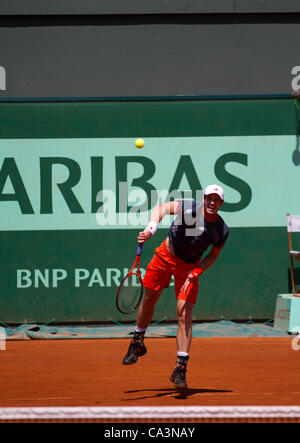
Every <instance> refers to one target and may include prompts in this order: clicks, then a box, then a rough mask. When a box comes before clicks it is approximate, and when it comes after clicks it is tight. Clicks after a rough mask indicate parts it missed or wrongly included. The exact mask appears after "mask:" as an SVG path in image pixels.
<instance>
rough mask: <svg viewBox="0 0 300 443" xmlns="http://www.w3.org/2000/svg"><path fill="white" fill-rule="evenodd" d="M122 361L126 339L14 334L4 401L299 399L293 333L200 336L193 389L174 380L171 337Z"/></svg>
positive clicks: (150, 342)
mask: <svg viewBox="0 0 300 443" xmlns="http://www.w3.org/2000/svg"><path fill="white" fill-rule="evenodd" d="M145 343H146V345H147V348H148V354H147V355H145V356H144V357H142V358H140V359H139V361H138V363H137V364H135V365H132V366H122V364H121V361H122V357H123V355H124V354H125V352H126V351H127V348H128V344H129V341H128V339H97V340H93V339H92V340H85V339H80V340H75V339H74V340H38V341H9V342H7V345H6V350H5V351H0V362H1V379H0V384H1V389H0V407H6V406H139V405H141V406H153V405H157V406H178V405H180V406H193V405H198V406H201V405H214V406H218V405H241V406H242V405H248V406H249V405H265V406H269V405H277V406H279V405H299V404H300V385H299V380H300V350H299V351H296V350H293V349H292V337H286V338H285V337H284V338H233V339H232V338H196V339H194V340H193V343H192V349H191V358H190V362H189V366H188V372H187V380H188V384H189V386H188V389H187V390H186V392H184V393H178V392H177V391H176V390H175V389H174V388H173V385H172V384H171V383H170V382H169V375H170V373H171V371H172V369H173V366H174V363H175V356H176V342H175V339H174V338H167V339H163V338H149V339H146V341H145Z"/></svg>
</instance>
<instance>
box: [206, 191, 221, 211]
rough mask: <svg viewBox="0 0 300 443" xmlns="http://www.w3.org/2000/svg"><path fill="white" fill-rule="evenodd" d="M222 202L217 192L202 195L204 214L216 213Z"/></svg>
mask: <svg viewBox="0 0 300 443" xmlns="http://www.w3.org/2000/svg"><path fill="white" fill-rule="evenodd" d="M222 204H223V200H222V199H221V198H220V196H219V195H218V194H209V195H205V196H204V210H205V214H206V215H216V214H217V212H218V210H219V209H220V207H221V206H222Z"/></svg>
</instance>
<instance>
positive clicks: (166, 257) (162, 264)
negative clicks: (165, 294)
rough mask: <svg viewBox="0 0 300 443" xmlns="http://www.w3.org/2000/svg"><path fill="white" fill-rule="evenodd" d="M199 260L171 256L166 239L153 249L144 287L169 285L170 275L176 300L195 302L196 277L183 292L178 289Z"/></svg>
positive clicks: (156, 288) (162, 287) (164, 286)
mask: <svg viewBox="0 0 300 443" xmlns="http://www.w3.org/2000/svg"><path fill="white" fill-rule="evenodd" d="M199 262H200V260H197V262H195V263H186V262H185V261H183V260H181V259H180V258H178V257H173V255H171V254H170V252H169V251H168V249H167V247H166V240H165V241H164V242H163V243H162V244H161V245H160V246H159V247H158V248H156V249H155V254H154V256H153V258H152V260H151V261H150V263H149V265H148V267H147V270H146V274H145V276H144V279H143V284H144V286H145V287H146V288H148V289H152V290H154V291H159V290H162V289H165V288H167V287H168V286H169V285H170V281H171V278H172V275H174V280H175V294H176V297H177V299H178V300H186V301H188V302H190V303H192V304H195V303H196V299H197V295H198V289H199V285H198V279H196V280H195V283H191V284H190V286H189V287H188V290H187V291H186V293H185V294H184V293H183V291H180V289H181V287H182V285H183V283H184V282H185V280H186V279H187V276H188V275H189V273H190V272H191V271H192V270H193V269H194V268H195V267H197V266H198V265H199Z"/></svg>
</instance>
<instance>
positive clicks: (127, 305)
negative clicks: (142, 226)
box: [116, 243, 143, 314]
mask: <svg viewBox="0 0 300 443" xmlns="http://www.w3.org/2000/svg"><path fill="white" fill-rule="evenodd" d="M142 250H143V243H139V245H138V248H137V252H136V258H135V261H134V263H133V265H132V267H131V269H130V271H129V272H128V274H127V275H126V277H125V278H124V279H123V280H122V282H121V284H120V286H119V289H118V292H117V298H116V305H117V308H118V310H119V312H121V314H132V313H133V312H135V311H136V309H137V308H138V306H139V304H140V303H141V301H142V298H143V281H142V277H141V271H140V258H141V254H142Z"/></svg>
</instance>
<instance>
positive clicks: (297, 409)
mask: <svg viewBox="0 0 300 443" xmlns="http://www.w3.org/2000/svg"><path fill="white" fill-rule="evenodd" d="M276 417H280V418H287V417H293V418H295V417H300V406H185V407H184V406H183V407H177V406H174V407H172V406H165V407H157V406H153V407H147V406H141V407H135V406H134V407H130V406H123V407H118V406H116V407H32V408H30V407H29V408H23V407H14V408H10V407H6V408H0V420H18V419H19V420H20V419H31V420H34V419H39V420H41V419H73V420H74V419H134V418H138V419H141V418H151V419H162V418H276Z"/></svg>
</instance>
